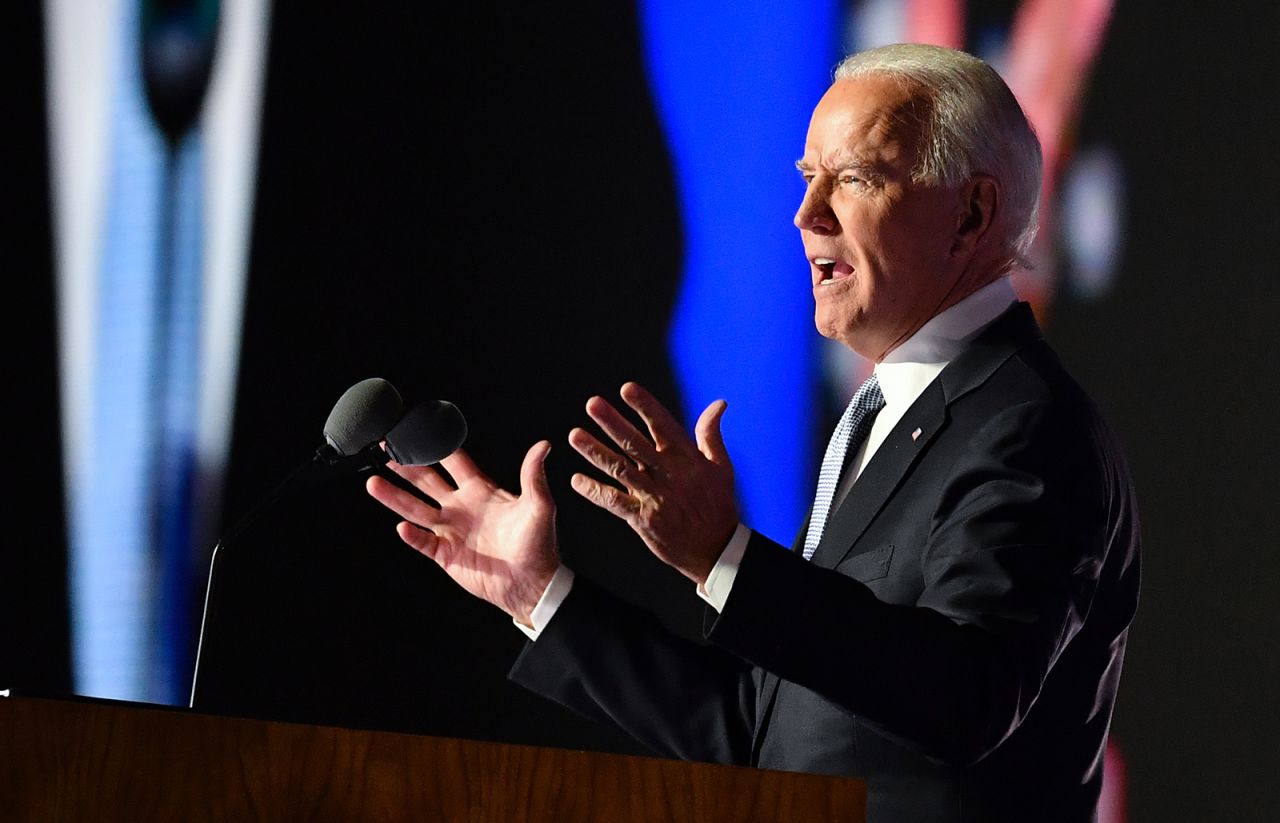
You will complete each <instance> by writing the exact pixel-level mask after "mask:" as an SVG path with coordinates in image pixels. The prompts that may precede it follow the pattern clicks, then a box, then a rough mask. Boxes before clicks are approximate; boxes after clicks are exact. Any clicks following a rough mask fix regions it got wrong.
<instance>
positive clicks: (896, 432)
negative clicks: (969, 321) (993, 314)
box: [813, 303, 1040, 568]
mask: <svg viewBox="0 0 1280 823" xmlns="http://www.w3.org/2000/svg"><path fill="white" fill-rule="evenodd" d="M1039 337H1040V330H1039V328H1038V327H1037V326H1036V323H1035V319H1034V317H1033V316H1032V314H1031V309H1030V307H1029V306H1028V305H1027V304H1026V303H1018V304H1015V305H1014V306H1013V307H1011V308H1010V309H1009V310H1008V311H1006V312H1005V313H1004V314H1002V315H1001V316H1000V317H998V318H997V319H996V320H995V322H993V323H992V324H991V326H990V327H989V328H988V329H987V330H986V331H985V332H983V333H982V334H981V335H980V336H979V337H978V338H977V339H976V340H974V342H973V343H972V344H971V345H970V346H969V348H968V349H966V350H965V352H964V353H963V354H961V355H960V356H959V357H958V358H956V359H955V360H954V361H952V363H951V364H950V365H948V366H947V367H946V368H945V369H943V370H942V373H941V374H939V375H938V377H937V379H935V380H934V381H933V382H932V383H930V384H929V386H928V387H927V388H926V389H925V390H924V393H923V394H921V395H920V397H918V398H917V399H916V402H915V403H913V404H912V405H911V408H909V409H907V412H906V414H904V415H903V416H902V419H901V420H899V421H898V423H897V425H896V426H894V428H893V431H891V432H890V433H889V436H888V437H887V438H885V441H884V442H883V443H882V444H881V445H880V448H879V449H877V450H876V453H875V455H874V456H873V457H872V458H871V460H870V462H868V463H867V465H866V467H865V468H864V469H863V471H862V474H861V475H860V476H859V477H858V480H857V482H856V483H854V485H853V488H852V489H851V490H850V492H849V494H848V496H846V497H845V498H844V500H842V501H841V502H840V504H839V505H838V506H837V508H836V510H835V511H834V512H833V513H832V514H831V517H830V520H829V522H828V524H827V527H826V529H825V530H824V531H823V534H822V542H821V543H819V544H818V548H817V550H816V551H815V552H814V554H813V562H814V563H816V564H817V565H819V566H821V567H823V568H833V567H835V566H836V565H837V564H839V563H840V562H841V561H842V560H844V559H845V558H846V557H848V556H849V555H850V554H853V553H855V549H856V548H857V543H858V540H859V539H860V538H861V537H862V534H863V532H865V531H866V529H867V526H869V525H870V524H871V521H872V520H873V519H874V518H875V516H876V515H877V514H878V513H879V512H880V510H881V509H882V508H884V505H885V503H887V502H888V500H889V498H890V497H891V496H892V495H893V493H894V491H895V490H896V489H897V488H898V486H899V485H901V483H902V481H903V479H905V478H906V476H907V474H908V473H909V472H910V470H911V467H912V466H913V465H914V464H915V462H916V460H917V458H919V456H920V455H921V454H923V453H924V451H925V450H926V449H927V448H928V446H929V443H930V441H932V440H933V438H934V437H935V436H936V435H937V434H938V432H940V431H941V430H942V429H943V428H944V427H945V426H946V423H947V406H949V405H950V404H951V403H953V402H955V401H956V400H957V399H959V398H960V397H963V396H964V395H966V394H968V393H969V392H971V391H973V390H974V389H976V388H977V387H978V386H981V385H982V384H983V383H984V382H986V380H987V379H988V378H989V377H990V376H991V375H992V374H993V373H994V372H995V370H996V369H997V368H999V367H1000V365H1001V364H1002V363H1004V362H1005V361H1006V360H1008V359H1009V357H1011V356H1012V355H1013V353H1014V352H1016V351H1017V350H1018V349H1019V348H1021V347H1022V346H1024V345H1026V344H1027V343H1029V342H1032V341H1034V340H1036V339H1038V338H1039Z"/></svg>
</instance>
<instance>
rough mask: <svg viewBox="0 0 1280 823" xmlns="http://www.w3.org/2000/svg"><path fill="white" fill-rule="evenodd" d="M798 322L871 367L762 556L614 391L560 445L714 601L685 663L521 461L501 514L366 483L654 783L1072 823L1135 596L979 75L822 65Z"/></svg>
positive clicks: (697, 477) (527, 659)
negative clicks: (805, 500) (655, 772)
mask: <svg viewBox="0 0 1280 823" xmlns="http://www.w3.org/2000/svg"><path fill="white" fill-rule="evenodd" d="M797 165H798V168H799V170H800V173H801V174H802V175H803V177H804V179H805V181H806V183H807V189H806V192H805V195H804V199H803V201H802V202H801V204H800V208H799V211H798V212H797V213H796V217H795V223H796V226H797V227H798V228H799V229H800V233H801V236H802V238H803V240H804V247H805V253H806V255H807V256H808V259H809V263H810V272H811V275H812V280H813V295H814V303H815V322H816V325H817V327H818V330H819V331H820V332H821V333H822V334H823V335H825V336H827V337H831V338H834V339H837V340H840V341H841V342H843V343H844V344H845V345H847V346H849V347H850V348H851V349H853V350H854V351H856V352H858V353H859V354H861V355H863V356H864V357H866V358H868V359H870V360H873V361H874V362H875V364H876V365H875V370H874V372H873V374H872V376H871V377H870V378H869V379H868V380H867V382H866V383H865V384H863V386H862V387H861V388H860V389H859V390H858V392H857V394H856V395H855V396H854V398H853V400H852V402H851V403H850V404H849V408H848V409H847V410H846V412H845V415H844V417H843V418H842V419H841V421H840V424H839V425H838V426H837V428H836V432H835V434H833V435H832V438H831V442H830V445H829V446H828V449H827V453H826V457H825V458H824V461H823V466H822V471H821V474H820V477H819V479H818V484H817V486H818V488H817V493H816V496H815V501H814V506H813V510H812V512H811V514H810V518H809V520H808V522H807V524H806V525H805V526H804V527H803V528H802V529H801V530H800V534H799V536H798V538H797V541H796V546H795V547H794V548H793V550H791V551H788V550H787V549H786V548H784V547H782V546H778V545H776V544H774V543H772V542H771V541H769V540H768V539H767V538H765V537H763V536H762V535H759V534H755V533H753V532H751V531H750V530H749V529H748V528H747V527H746V526H744V525H743V524H741V523H739V518H738V513H737V509H736V507H735V504H734V502H733V494H732V491H733V489H732V486H733V472H732V467H731V464H730V461H729V456H728V454H727V453H726V450H725V447H724V444H723V442H722V440H721V438H720V435H719V420H720V417H721V415H722V414H723V413H724V410H725V404H724V403H723V401H717V402H716V403H713V404H712V405H711V406H709V407H708V408H707V410H706V411H704V412H703V414H702V416H701V418H700V419H699V421H698V423H697V426H696V431H695V440H694V441H690V440H689V439H688V438H687V437H686V435H685V434H684V433H683V431H682V429H681V428H680V426H679V425H678V424H677V423H676V421H675V420H674V419H673V417H672V416H671V415H670V414H669V413H668V412H667V411H666V410H665V409H664V408H663V407H662V406H660V405H659V404H658V402H657V401H656V400H655V399H654V398H653V397H652V396H650V395H649V394H648V393H647V392H645V391H644V390H643V389H642V388H640V387H639V386H636V385H634V384H627V385H625V386H623V388H622V393H621V397H622V399H623V400H624V401H625V402H626V404H627V405H628V406H630V407H631V408H632V409H633V410H634V411H635V412H636V413H637V414H638V415H639V416H640V418H641V419H642V420H643V421H644V424H645V427H646V428H647V430H648V431H647V433H643V432H641V431H640V430H638V429H637V428H636V427H634V426H633V425H632V424H631V422H629V420H628V418H627V417H625V416H624V415H622V414H621V413H620V412H619V411H618V410H617V409H616V408H615V407H614V406H612V405H610V404H609V403H608V402H606V401H605V400H603V399H601V398H592V399H591V400H590V401H588V403H587V413H588V415H589V416H590V417H591V419H592V420H594V421H595V422H596V423H597V424H598V425H599V426H600V428H601V429H602V430H603V431H604V432H605V434H606V435H607V436H608V438H610V439H611V440H612V441H613V445H612V446H607V445H605V444H604V443H603V442H601V441H600V440H598V439H597V438H596V437H594V436H592V435H591V434H589V433H588V432H586V431H584V430H582V429H574V430H573V431H572V432H571V433H570V435H569V441H570V443H571V444H572V446H573V447H574V448H575V449H576V450H577V451H578V452H579V453H581V454H582V455H583V456H584V457H585V458H586V459H587V460H588V461H589V462H590V463H591V464H592V465H593V466H595V467H596V468H597V469H599V470H601V471H603V472H604V473H605V474H606V475H608V476H609V478H610V479H611V480H612V481H613V482H603V481H601V480H598V479H593V478H591V477H588V476H585V475H581V474H579V475H575V476H574V478H573V481H572V485H573V488H574V489H575V490H576V491H577V492H579V493H580V494H582V495H584V496H585V497H587V498H588V499H590V500H591V501H593V502H595V503H596V504H598V505H600V506H602V507H604V508H605V509H607V510H608V511H610V512H612V513H613V514H615V515H617V516H618V517H620V518H623V519H625V520H626V521H627V522H628V523H629V524H630V525H631V527H632V528H633V529H634V530H635V531H636V533H637V534H638V535H639V536H640V537H641V538H642V539H643V540H644V542H645V543H646V545H647V546H648V547H649V548H650V549H651V550H652V552H653V553H654V554H655V555H656V556H657V557H658V558H660V559H661V560H662V561H663V562H665V563H668V564H670V565H671V566H673V567H675V568H676V569H678V570H679V571H681V572H682V573H683V574H684V575H686V576H687V577H688V578H689V579H690V580H691V581H693V582H694V583H695V584H696V589H697V592H698V593H699V595H700V596H702V597H703V598H704V599H705V600H706V601H707V602H708V603H709V609H708V613H707V620H706V625H705V631H706V637H707V640H708V641H710V642H709V644H708V645H706V646H703V645H696V644H692V643H688V642H687V641H684V640H682V639H680V638H677V637H675V636H674V635H671V634H670V633H668V632H666V631H664V630H663V629H662V628H661V626H660V625H659V624H658V623H657V621H656V620H653V619H652V618H650V617H649V616H648V615H647V614H646V613H645V612H643V611H641V610H639V609H635V608H632V607H630V606H627V605H625V604H623V603H620V602H618V601H617V599H616V598H613V597H611V596H609V595H608V594H606V593H605V592H603V591H602V590H601V589H599V588H598V587H596V586H593V585H592V584H591V583H590V582H589V581H587V580H585V579H582V578H578V579H574V577H573V573H572V572H571V571H569V570H568V569H566V568H564V567H562V566H561V565H560V563H559V560H558V556H557V553H556V537H555V531H554V504H553V502H552V499H551V494H550V491H549V489H548V487H547V481H546V477H545V474H544V472H543V469H542V461H543V459H544V458H545V456H546V454H547V450H548V449H549V448H550V446H549V445H548V444H547V443H545V442H544V443H539V444H537V445H535V446H534V447H533V448H532V449H530V451H529V453H528V455H527V456H526V458H525V461H524V465H523V467H522V470H521V487H522V494H521V495H520V496H515V495H512V494H510V493H508V492H505V491H502V490H501V489H498V488H497V487H495V486H494V484H493V483H492V482H491V481H490V480H489V479H488V478H486V477H485V476H484V475H483V474H481V472H480V471H479V470H478V469H477V468H476V466H475V465H474V464H473V463H472V462H471V461H470V460H469V459H468V458H467V456H466V455H465V454H461V453H459V454H457V455H455V456H453V457H451V458H449V459H448V460H447V461H445V463H444V466H445V468H446V469H447V470H448V471H449V473H450V474H451V475H452V477H453V480H454V481H455V483H456V489H455V488H454V486H453V485H452V484H450V483H448V482H447V481H446V480H445V479H444V477H443V476H442V475H440V474H438V473H436V472H434V471H433V470H431V469H411V468H406V467H397V471H399V473H400V474H401V476H402V477H404V478H405V479H406V480H408V481H409V482H411V483H412V484H413V485H414V486H416V487H417V489H419V490H420V491H421V492H422V493H423V494H424V495H425V497H427V498H430V500H433V501H435V505H433V504H431V503H430V502H429V501H427V500H423V499H421V498H419V497H415V496H412V495H410V494H408V493H406V492H404V491H401V490H399V489H397V488H395V487H394V486H393V485H391V484H389V483H387V482H386V481H384V480H382V479H378V478H374V479H371V480H370V482H369V491H370V493H371V494H372V495H373V496H374V497H375V498H377V499H378V500H379V501H381V502H383V503H384V504H385V505H387V506H388V507H390V508H391V509H393V510H394V511H396V512H397V513H398V514H400V515H401V516H402V517H404V518H405V519H406V522H403V523H400V524H399V526H398V530H399V534H400V536H401V538H403V540H404V541H405V542H406V543H408V544H409V545H411V546H413V547H414V548H415V549H417V550H418V551H420V552H422V553H423V554H425V555H427V556H428V557H431V558H433V559H434V560H435V561H436V562H437V563H439V564H440V565H441V566H442V567H443V568H444V569H445V571H446V572H448V573H449V574H450V575H451V576H452V577H453V578H454V579H455V580H457V581H458V582H459V583H460V584H461V585H462V586H464V587H465V588H466V589H468V590H469V591H471V592H473V593H474V594H476V595H478V596H480V597H482V598H484V599H486V600H488V601H490V602H492V603H494V604H495V605H497V606H499V607H500V608H502V609H503V610H505V611H506V612H507V613H509V614H510V615H511V616H512V617H513V618H514V620H515V621H516V622H517V624H518V625H520V626H521V627H522V628H524V629H525V630H526V632H527V633H528V634H530V636H531V637H532V638H534V642H532V643H531V644H529V645H528V646H527V647H526V649H525V651H524V653H523V654H522V655H521V657H520V659H519V660H518V661H517V662H516V664H515V668H514V670H513V672H512V677H513V678H514V679H515V680H516V681H517V682H520V683H522V684H524V685H526V686H527V687H529V688H531V689H533V690H535V691H538V692H540V693H542V694H545V695H547V696H549V697H551V698H552V699H554V700H557V701H560V702H562V703H564V704H566V705H568V706H570V707H572V708H574V709H576V710H578V711H581V712H583V713H585V714H587V715H590V716H593V717H597V718H600V719H602V720H606V721H609V722H612V723H614V724H617V725H618V726H620V727H621V728H623V729H624V730H626V731H627V732H629V733H630V734H632V735H633V736H635V737H636V738H637V739H639V740H640V741H642V742H644V743H646V744H648V745H649V746H651V747H653V748H654V749H655V750H657V751H659V752H663V753H667V754H671V755H675V756H678V757H683V758H689V759H695V760H707V761H714V762H723V763H739V764H750V765H756V766H760V767H765V768H773V769H787V770H796V771H811V772H821V773H827V774H840V775H856V776H861V777H865V778H866V779H867V780H868V783H869V787H870V819H871V820H873V821H877V822H878V823H885V822H887V821H911V822H912V823H920V821H933V820H938V821H984V822H985V821H1023V822H1025V821H1047V820H1054V821H1086V820H1091V819H1093V816H1094V807H1095V805H1096V802H1097V798H1098V793H1099V789H1100V786H1101V779H1102V752H1103V747H1104V744H1105V741H1106V736H1107V728H1108V724H1109V721H1110V717H1111V710H1112V706H1113V703H1114V699H1115V693H1116V687H1117V684H1118V681H1119V676H1120V665H1121V659H1122V657H1123V654H1124V647H1125V638H1126V633H1127V627H1128V625H1129V623H1130V621H1131V620H1132V618H1133V615H1134V610H1135V608H1136V604H1137V594H1138V543H1139V538H1138V526H1137V515H1136V510H1135V506H1134V501H1133V495H1132V490H1131V486H1130V482H1129V477H1128V474H1127V470H1126V468H1125V465H1124V461H1123V459H1122V458H1121V456H1120V452H1119V449H1118V448H1117V446H1116V445H1115V442H1114V440H1113V438H1112V435H1111V434H1110V433H1109V431H1108V429H1107V427H1106V425H1105V424H1104V423H1103V422H1102V420H1101V419H1100V417H1099V415H1098V413H1097V411H1096V410H1095V409H1094V408H1093V406H1092V405H1091V403H1090V402H1089V400H1088V399H1087V398H1086V396H1085V395H1084V393H1083V392H1082V391H1081V390H1080V388H1079V387H1078V386H1077V385H1076V384H1075V383H1074V382H1073V381H1072V379H1071V378H1070V377H1069V376H1068V374H1067V373H1066V372H1065V371H1064V369H1063V367H1062V365H1061V364H1060V363H1059V362H1058V360H1057V358H1056V357H1055V355H1054V354H1053V352H1052V351H1051V350H1050V348H1049V347H1048V345H1047V344H1046V343H1045V342H1044V340H1043V339H1042V337H1041V334H1040V332H1039V330H1038V329H1037V327H1036V324H1035V321H1034V319H1033V317H1032V315H1031V312H1030V310H1029V308H1028V307H1027V306H1026V305H1025V304H1021V303H1018V302H1017V301H1016V298H1015V295H1014V292H1013V290H1012V288H1011V286H1010V285H1009V282H1008V279H1007V277H1005V275H1006V274H1007V273H1008V272H1009V270H1010V269H1011V268H1012V267H1013V266H1015V265H1017V264H1018V263H1019V261H1020V260H1021V258H1022V255H1023V254H1024V253H1025V251H1026V248H1027V245H1028V243H1029V242H1030V238H1031V237H1032V235H1033V234H1034V226H1035V211H1036V202H1037V198H1038V196H1039V181H1040V152H1039V147H1038V144H1037V142H1036V139H1035V137H1034V135H1033V134H1032V132H1031V129H1030V127H1029V125H1028V123H1027V121H1026V119H1025V117H1024V115H1023V113H1022V111H1021V109H1020V108H1019V106H1018V103H1017V102H1016V100H1015V99H1014V97H1013V95H1012V94H1011V93H1010V92H1009V90H1008V88H1007V87H1006V86H1005V85H1004V83H1003V82H1002V81H1001V80H1000V78H999V76H998V75H997V74H996V73H995V72H994V71H993V70H992V69H990V68H989V67H988V66H987V65H986V64H984V63H982V62H981V61H979V60H977V59H975V58H973V57H970V56H968V55H965V54H963V53H960V52H955V51H950V50H947V49H941V48H936V47H928V46H892V47H887V48H882V49H875V50H871V51H868V52H863V53H860V54H857V55H854V56H853V57H850V58H849V59H847V60H846V61H845V62H844V63H842V64H841V65H840V67H839V68H838V69H837V71H836V79H835V82H834V83H833V84H832V86H831V87H830V89H828V91H827V92H826V94H825V95H824V96H823V97H822V99H821V101H819V103H818V106H817V108H816V109H815V110H814V113H813V118H812V120H811V122H810V125H809V132H808V137H807V139H806V142H805V151H804V156H803V158H802V159H801V160H800V161H799V163H798V164H797Z"/></svg>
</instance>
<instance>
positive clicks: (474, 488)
mask: <svg viewBox="0 0 1280 823" xmlns="http://www.w3.org/2000/svg"><path fill="white" fill-rule="evenodd" d="M548 450H549V445H548V444H546V443H545V442H543V443H539V444H537V445H535V446H534V447H533V448H532V449H530V450H529V453H528V454H527V455H526V456H525V460H524V465H523V466H522V467H521V471H520V478H521V486H522V489H523V494H521V495H520V496H516V495H514V494H512V493H510V492H508V491H505V490H503V489H500V488H498V486H497V485H496V484H494V482H493V481H492V480H490V479H489V478H488V477H487V476H486V475H485V474H484V473H483V472H481V471H480V470H479V469H478V468H477V467H476V465H475V464H474V463H473V462H472V461H471V458H469V457H468V456H467V455H466V454H465V453H464V452H461V451H459V452H457V453H455V454H454V455H452V456H451V457H448V458H446V459H445V460H444V461H442V465H443V466H444V467H445V468H446V469H447V470H448V471H449V473H450V474H451V475H452V476H453V479H454V481H455V482H456V483H457V488H454V487H453V486H451V485H450V484H449V483H448V482H446V481H445V479H444V478H443V477H442V476H441V475H440V474H439V473H437V472H436V471H435V470H434V469H431V468H425V467H411V466H399V465H396V464H394V463H393V464H389V465H390V466H391V468H392V469H393V470H394V471H395V472H396V473H397V474H399V475H400V476H401V477H403V478H404V479H405V480H407V481H409V482H410V483H411V484H413V486H414V487H415V488H417V489H418V490H419V491H421V492H422V493H423V494H425V495H426V496H428V497H430V498H432V499H433V500H435V501H437V502H438V503H439V506H438V507H436V506H432V505H430V504H429V503H427V502H424V501H423V500H421V499H420V498H418V497H416V496H414V495H412V494H410V493H409V492H407V491H404V490H403V489H400V488H398V487H396V486H394V485H392V484H391V483H388V482H387V481H386V480H383V479H382V478H376V477H375V478H370V480H369V485H368V489H369V493H370V494H371V495H373V497H374V498H375V499H377V500H378V501H379V502H381V503H382V504H383V505H385V506H387V507H388V508H390V509H391V510H392V511H394V512H396V513H397V514H399V515H400V516H401V517H403V518H404V519H405V522H403V523H401V524H399V526H398V527H397V530H398V531H399V533H400V537H401V538H402V539H403V540H404V541H405V542H406V543H408V544H409V545H410V546H412V547H413V548H415V549H417V550H418V551H419V552H421V553H422V554H425V555H426V556H428V557H430V558H431V559H432V560H434V561H436V563H438V564H439V565H440V567H441V568H442V569H444V571H445V572H446V573H447V574H448V575H449V576H450V577H451V578H453V579H454V581H456V582H457V583H458V585H460V586H462V587H463V588H464V589H466V590H467V591H468V592H470V593H472V594H474V595H476V596H477V597H480V598H482V599H484V600H487V601H489V602H490V603H492V604H494V605H495V606H497V607H498V608H500V609H502V610H503V611H505V612H507V613H508V614H510V615H512V616H513V617H515V618H517V619H519V620H523V621H525V622H528V620H527V618H528V615H529V612H531V611H532V609H533V607H534V605H536V604H537V602H538V598H539V597H541V595H542V592H543V591H544V590H545V589H546V586H547V584H548V583H549V582H550V580H551V577H552V576H553V575H554V574H555V571H556V568H557V567H558V566H559V558H558V556H557V554H556V543H555V505H554V503H553V502H552V500H551V495H550V492H549V490H548V489H547V482H546V476H545V474H544V473H543V469H542V461H543V460H544V459H545V458H546V453H547V451H548Z"/></svg>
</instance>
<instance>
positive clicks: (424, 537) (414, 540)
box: [396, 520, 441, 562]
mask: <svg viewBox="0 0 1280 823" xmlns="http://www.w3.org/2000/svg"><path fill="white" fill-rule="evenodd" d="M396 534H398V535H400V539H401V540H403V541H404V542H405V543H407V544H408V545H409V546H411V547H412V548H413V549H414V550H415V551H417V552H418V553H419V554H425V555H426V556H427V557H430V558H431V559H432V560H436V554H437V552H438V551H439V549H440V542H441V539H440V538H439V537H437V536H436V535H434V534H432V533H431V532H429V531H427V530H426V529H424V528H421V527H419V526H415V525H414V524H412V523H409V522H406V521H403V520H402V521H401V522H399V523H397V524H396ZM436 562H439V561H438V560H437V561H436Z"/></svg>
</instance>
